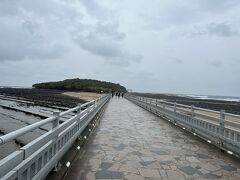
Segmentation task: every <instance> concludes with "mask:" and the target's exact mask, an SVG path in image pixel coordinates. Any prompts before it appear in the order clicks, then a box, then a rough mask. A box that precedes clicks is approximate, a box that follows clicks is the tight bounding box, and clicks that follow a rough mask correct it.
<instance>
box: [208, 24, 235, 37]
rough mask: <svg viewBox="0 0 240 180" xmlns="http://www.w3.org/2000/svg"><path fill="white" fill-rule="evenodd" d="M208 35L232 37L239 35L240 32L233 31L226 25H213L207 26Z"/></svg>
mask: <svg viewBox="0 0 240 180" xmlns="http://www.w3.org/2000/svg"><path fill="white" fill-rule="evenodd" d="M206 33H208V34H210V35H217V36H224V37H230V36H235V35H238V31H237V30H234V29H232V28H231V27H230V26H229V25H228V24H226V23H211V24H208V25H207V26H206Z"/></svg>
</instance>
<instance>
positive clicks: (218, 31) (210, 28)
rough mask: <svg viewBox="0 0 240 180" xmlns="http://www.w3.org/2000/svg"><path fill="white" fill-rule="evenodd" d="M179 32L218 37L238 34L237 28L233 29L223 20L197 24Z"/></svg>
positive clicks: (190, 35)
mask: <svg viewBox="0 0 240 180" xmlns="http://www.w3.org/2000/svg"><path fill="white" fill-rule="evenodd" d="M179 34H181V35H184V36H186V37H195V36H206V35H208V36H218V37H226V38H228V37H234V36H238V35H239V30H238V29H235V28H234V27H232V26H231V24H229V23H225V22H220V23H219V22H212V23H207V24H204V25H198V26H194V27H190V28H186V29H184V30H183V31H182V32H180V33H179Z"/></svg>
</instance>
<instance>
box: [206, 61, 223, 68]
mask: <svg viewBox="0 0 240 180" xmlns="http://www.w3.org/2000/svg"><path fill="white" fill-rule="evenodd" d="M208 64H209V65H211V66H213V67H215V68H219V67H221V66H222V61H221V60H215V61H208Z"/></svg>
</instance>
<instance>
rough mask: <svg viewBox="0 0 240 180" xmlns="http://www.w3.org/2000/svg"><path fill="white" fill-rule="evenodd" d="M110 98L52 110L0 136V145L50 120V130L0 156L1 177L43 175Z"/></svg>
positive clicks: (28, 177) (16, 179)
mask: <svg viewBox="0 0 240 180" xmlns="http://www.w3.org/2000/svg"><path fill="white" fill-rule="evenodd" d="M109 98H110V96H109V95H106V96H102V97H100V98H98V99H96V100H94V101H91V102H87V103H85V104H82V105H81V104H79V105H78V106H77V107H75V108H72V109H69V110H67V111H64V112H54V114H53V116H52V117H49V118H47V119H44V120H42V121H39V122H37V123H34V124H32V125H29V126H26V127H24V128H21V129H19V130H16V131H13V132H10V133H8V134H6V135H4V136H1V137H0V145H1V144H4V143H7V142H9V141H12V140H14V139H16V138H17V137H19V136H21V135H23V134H26V133H28V132H30V131H32V130H34V129H37V128H39V127H41V126H43V125H45V124H49V123H51V124H52V129H51V130H50V131H48V132H47V133H45V134H43V135H42V136H40V137H39V138H37V139H35V140H33V141H32V142H30V143H28V144H27V145H25V146H23V147H22V148H20V149H18V150H16V151H15V152H13V153H12V154H10V155H9V156H7V157H5V158H4V159H2V160H0V179H14V180H25V179H26V180H29V179H44V178H45V177H46V176H47V175H48V173H49V172H50V171H51V170H52V168H53V167H55V165H56V164H57V163H58V161H59V160H60V159H61V158H62V156H63V155H64V154H65V153H66V152H67V150H68V149H69V148H70V147H71V145H72V144H73V143H74V142H75V140H76V139H77V138H78V137H79V136H80V134H81V133H82V131H83V130H84V129H85V128H86V126H87V125H88V124H89V123H90V122H91V120H92V119H93V118H94V117H95V116H96V114H97V113H98V112H99V110H100V109H101V108H102V107H103V106H104V105H105V104H106V103H107V102H108V100H109ZM73 112H76V115H74V116H72V117H71V118H70V119H68V120H66V121H65V122H63V123H62V124H59V118H60V117H62V116H64V115H67V114H72V113H73Z"/></svg>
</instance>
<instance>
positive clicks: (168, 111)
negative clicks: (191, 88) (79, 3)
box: [126, 94, 240, 157]
mask: <svg viewBox="0 0 240 180" xmlns="http://www.w3.org/2000/svg"><path fill="white" fill-rule="evenodd" d="M126 98H127V99H129V100H130V101H132V102H134V103H135V104H137V105H139V106H141V107H142V108H144V109H146V110H148V111H150V112H152V113H154V114H156V115H158V116H161V117H163V118H165V119H167V120H168V121H170V122H172V123H174V124H175V125H178V126H180V127H181V128H183V129H184V130H187V131H189V132H191V133H192V135H197V136H199V137H201V138H203V139H205V140H206V141H207V142H208V143H212V144H214V145H216V146H218V147H219V148H221V149H222V150H225V151H226V152H227V153H229V154H231V155H232V154H233V155H235V156H238V157H240V116H239V115H235V114H230V113H226V112H224V111H213V110H209V109H203V108H197V107H194V106H187V105H183V104H177V103H172V102H167V101H163V100H159V99H153V98H146V97H140V96H134V95H131V94H128V95H126Z"/></svg>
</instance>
